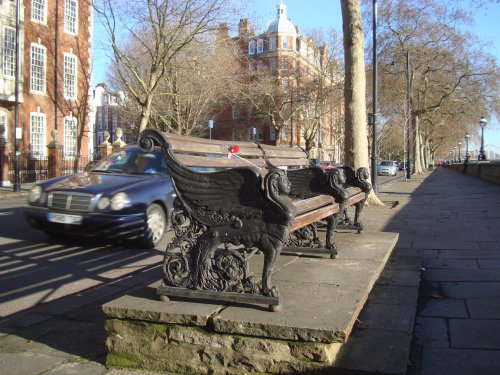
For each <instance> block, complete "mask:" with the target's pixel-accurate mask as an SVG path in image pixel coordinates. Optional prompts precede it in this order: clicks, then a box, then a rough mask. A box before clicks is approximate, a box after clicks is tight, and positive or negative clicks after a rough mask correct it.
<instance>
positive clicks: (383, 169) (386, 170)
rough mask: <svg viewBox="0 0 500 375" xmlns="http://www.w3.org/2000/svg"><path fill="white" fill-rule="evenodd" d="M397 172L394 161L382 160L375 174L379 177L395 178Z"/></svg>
mask: <svg viewBox="0 0 500 375" xmlns="http://www.w3.org/2000/svg"><path fill="white" fill-rule="evenodd" d="M397 171H398V166H397V163H396V162H395V161H392V160H382V161H381V162H380V164H379V165H378V170H377V173H378V175H379V176H395V175H396V174H397Z"/></svg>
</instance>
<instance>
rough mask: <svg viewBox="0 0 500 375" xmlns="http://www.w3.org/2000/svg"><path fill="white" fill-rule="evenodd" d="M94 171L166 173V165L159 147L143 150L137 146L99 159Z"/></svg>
mask: <svg viewBox="0 0 500 375" xmlns="http://www.w3.org/2000/svg"><path fill="white" fill-rule="evenodd" d="M92 171H94V172H109V173H113V172H120V173H131V174H168V167H167V163H166V161H165V158H164V157H163V154H162V152H161V149H160V148H159V147H156V148H155V149H154V150H153V151H152V152H144V151H142V150H141V149H140V148H139V147H126V148H122V149H120V150H119V151H116V152H113V153H112V154H111V155H109V156H106V157H105V158H103V159H101V160H99V161H98V162H97V163H96V164H95V166H94V167H93V168H92Z"/></svg>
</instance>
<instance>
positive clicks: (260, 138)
mask: <svg viewBox="0 0 500 375" xmlns="http://www.w3.org/2000/svg"><path fill="white" fill-rule="evenodd" d="M256 139H257V141H260V142H262V141H263V140H264V130H263V129H262V128H257V134H256Z"/></svg>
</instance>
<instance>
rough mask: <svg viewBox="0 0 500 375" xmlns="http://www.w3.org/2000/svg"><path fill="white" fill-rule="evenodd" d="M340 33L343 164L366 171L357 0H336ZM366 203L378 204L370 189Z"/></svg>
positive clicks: (363, 77) (362, 59)
mask: <svg viewBox="0 0 500 375" xmlns="http://www.w3.org/2000/svg"><path fill="white" fill-rule="evenodd" d="M340 5H341V7H342V29H343V32H344V62H345V82H344V104H345V143H344V163H345V164H347V165H350V166H352V167H354V168H355V169H358V168H360V167H365V168H367V169H368V170H370V162H369V156H368V133H367V114H366V100H365V94H366V75H365V56H364V35H363V24H362V22H361V12H360V4H359V0H350V1H342V0H341V1H340ZM368 203H369V204H372V205H382V202H381V201H380V200H379V199H378V198H377V196H376V195H375V194H374V191H373V190H372V191H371V193H370V196H369V197H368Z"/></svg>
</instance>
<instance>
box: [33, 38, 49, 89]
mask: <svg viewBox="0 0 500 375" xmlns="http://www.w3.org/2000/svg"><path fill="white" fill-rule="evenodd" d="M34 49H37V50H38V51H35V52H37V53H39V54H40V56H41V57H42V61H40V60H38V61H39V62H40V63H39V64H34V63H33V62H34ZM35 69H36V70H35ZM35 74H36V75H37V77H34V75H35ZM35 80H36V82H35ZM46 80H47V48H46V47H45V46H42V45H41V44H38V43H31V49H30V93H35V94H45V90H46V87H47V82H46Z"/></svg>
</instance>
